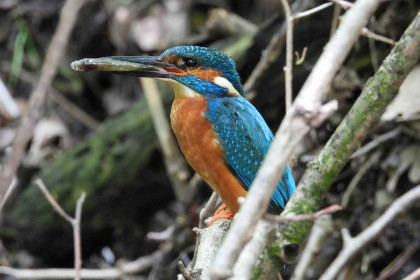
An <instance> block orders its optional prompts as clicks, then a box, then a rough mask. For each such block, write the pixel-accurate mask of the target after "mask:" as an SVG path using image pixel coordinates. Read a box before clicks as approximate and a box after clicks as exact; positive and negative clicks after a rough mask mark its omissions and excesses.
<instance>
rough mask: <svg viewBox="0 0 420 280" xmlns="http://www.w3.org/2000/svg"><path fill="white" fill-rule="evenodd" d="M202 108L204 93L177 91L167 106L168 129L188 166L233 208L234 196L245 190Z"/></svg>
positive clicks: (204, 106)
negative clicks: (168, 107)
mask: <svg viewBox="0 0 420 280" xmlns="http://www.w3.org/2000/svg"><path fill="white" fill-rule="evenodd" d="M206 110H207V101H206V99H205V98H204V97H202V96H199V95H197V96H194V97H184V96H179V95H178V94H177V95H176V97H175V101H174V103H173V104H172V110H171V125H172V129H173V131H174V133H175V135H176V138H177V139H178V143H179V145H180V147H181V150H182V152H183V153H184V155H185V157H186V159H187V161H188V163H189V164H190V165H191V167H192V168H193V169H194V170H195V171H196V172H197V173H198V174H199V175H200V176H201V177H202V178H203V180H204V181H206V183H207V184H209V185H210V187H212V189H213V190H214V191H216V192H217V193H218V194H219V196H220V197H221V198H222V200H223V202H224V203H225V204H226V205H227V206H228V207H229V208H230V210H232V211H233V212H237V211H238V210H239V205H238V202H237V199H238V197H240V196H245V195H246V191H245V190H244V188H243V187H242V186H241V183H240V182H239V181H238V179H237V178H236V177H235V176H233V175H232V173H231V172H230V170H229V168H228V167H227V166H226V163H225V162H224V160H223V151H222V147H221V145H220V142H219V141H218V140H217V138H216V134H215V132H214V129H213V127H212V125H211V123H210V122H209V121H208V120H207V119H206V117H205V116H204V112H205V111H206Z"/></svg>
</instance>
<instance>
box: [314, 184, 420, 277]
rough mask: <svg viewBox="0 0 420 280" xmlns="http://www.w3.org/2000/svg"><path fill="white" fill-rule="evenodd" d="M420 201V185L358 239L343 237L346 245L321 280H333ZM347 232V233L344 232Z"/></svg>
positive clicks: (399, 199)
mask: <svg viewBox="0 0 420 280" xmlns="http://www.w3.org/2000/svg"><path fill="white" fill-rule="evenodd" d="M419 200H420V185H418V186H416V187H414V188H413V189H412V190H410V191H408V192H406V193H405V194H404V195H403V196H401V197H399V198H398V199H397V200H395V201H394V202H393V203H392V204H391V206H390V207H389V208H388V209H387V210H386V211H385V213H383V214H382V215H381V216H380V217H379V218H378V219H377V220H375V221H374V222H373V223H372V224H371V225H370V226H369V227H368V228H367V229H365V230H364V231H363V232H361V233H360V234H359V235H357V236H356V237H351V236H349V234H348V233H346V234H345V235H343V239H344V245H343V248H342V249H341V251H340V253H339V254H338V256H337V258H336V259H335V260H334V261H333V262H332V264H331V265H330V266H329V267H328V269H327V270H326V271H325V273H324V274H323V275H322V276H321V278H320V280H333V279H335V278H336V277H337V275H338V273H339V272H340V271H341V270H342V269H343V267H344V266H345V264H346V263H347V262H348V261H349V259H351V258H352V257H354V256H355V255H356V254H357V253H359V252H360V250H362V249H363V248H364V247H365V246H366V245H367V244H369V243H370V242H371V241H373V240H374V239H375V238H376V237H377V236H378V235H379V234H380V233H381V232H382V231H383V230H384V229H385V228H386V227H387V226H388V225H389V224H390V223H391V222H392V221H393V220H394V219H395V218H396V217H397V216H398V215H399V214H402V213H404V212H405V211H407V210H408V209H409V208H410V207H411V206H412V205H413V204H414V203H415V202H417V201H419ZM344 232H347V231H344Z"/></svg>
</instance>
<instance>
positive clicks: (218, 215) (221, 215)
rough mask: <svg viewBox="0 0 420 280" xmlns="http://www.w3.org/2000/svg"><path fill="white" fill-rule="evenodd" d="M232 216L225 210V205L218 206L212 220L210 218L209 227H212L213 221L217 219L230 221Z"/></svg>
mask: <svg viewBox="0 0 420 280" xmlns="http://www.w3.org/2000/svg"><path fill="white" fill-rule="evenodd" d="M234 215H235V214H234V213H233V212H232V211H230V209H229V208H227V206H226V204H224V203H223V204H222V205H220V207H219V208H217V210H216V212H215V213H214V215H213V218H211V221H210V225H212V224H213V223H214V222H215V221H217V220H219V219H230V220H232V219H233V216H234Z"/></svg>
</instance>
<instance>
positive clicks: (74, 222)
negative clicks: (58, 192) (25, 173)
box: [35, 179, 86, 280]
mask: <svg viewBox="0 0 420 280" xmlns="http://www.w3.org/2000/svg"><path fill="white" fill-rule="evenodd" d="M35 184H37V185H38V187H39V188H40V189H41V191H42V193H43V194H44V195H45V197H46V198H47V200H48V201H49V202H50V204H51V206H52V207H53V209H54V210H55V211H56V212H57V213H58V214H59V215H60V216H61V217H63V219H65V220H66V221H67V222H69V223H70V225H71V226H72V228H73V240H74V270H75V274H74V275H75V276H74V279H75V280H80V279H81V278H80V270H81V268H82V244H81V237H80V223H81V221H82V207H83V202H84V201H85V198H86V193H85V192H83V193H82V194H81V196H80V198H79V199H78V200H77V204H76V211H75V212H76V213H75V217H74V218H72V217H71V216H70V215H69V214H67V213H66V212H65V211H64V209H63V208H61V206H60V205H59V204H58V203H57V201H56V200H55V199H54V198H53V197H52V195H51V194H50V192H49V191H48V189H47V188H46V187H45V185H44V183H43V182H42V180H41V179H37V180H36V181H35Z"/></svg>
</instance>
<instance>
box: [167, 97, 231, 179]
mask: <svg viewBox="0 0 420 280" xmlns="http://www.w3.org/2000/svg"><path fill="white" fill-rule="evenodd" d="M206 111H207V101H206V99H205V98H204V97H202V96H196V97H183V96H180V97H178V96H177V97H176V98H175V100H174V103H173V104H172V110H171V125H172V129H173V131H174V133H175V135H176V138H177V140H178V143H179V145H180V147H181V149H182V151H183V153H184V155H185V157H186V158H187V160H188V162H189V163H190V164H191V166H192V167H193V168H194V169H195V170H196V171H197V172H201V171H202V173H204V175H205V173H206V172H207V170H204V168H205V167H206V164H205V162H206V161H208V160H211V162H213V163H216V161H217V160H220V159H222V158H223V155H222V149H221V146H220V143H219V141H218V140H217V137H216V134H215V132H214V130H213V127H212V125H211V123H210V122H209V121H208V120H207V118H206V116H205V113H206ZM216 159H217V160H216ZM201 169H203V170H201Z"/></svg>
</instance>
